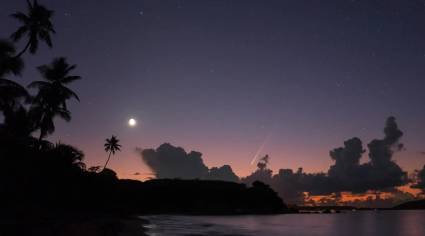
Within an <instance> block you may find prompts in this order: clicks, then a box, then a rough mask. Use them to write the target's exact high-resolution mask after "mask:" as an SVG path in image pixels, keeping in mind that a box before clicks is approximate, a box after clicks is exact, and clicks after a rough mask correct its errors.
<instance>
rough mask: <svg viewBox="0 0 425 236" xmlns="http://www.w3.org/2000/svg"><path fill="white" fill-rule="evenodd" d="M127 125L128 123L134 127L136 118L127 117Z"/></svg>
mask: <svg viewBox="0 0 425 236" xmlns="http://www.w3.org/2000/svg"><path fill="white" fill-rule="evenodd" d="M128 125H129V126H130V127H134V126H136V125H137V121H136V119H134V118H131V119H129V120H128Z"/></svg>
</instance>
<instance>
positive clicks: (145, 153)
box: [139, 143, 239, 182]
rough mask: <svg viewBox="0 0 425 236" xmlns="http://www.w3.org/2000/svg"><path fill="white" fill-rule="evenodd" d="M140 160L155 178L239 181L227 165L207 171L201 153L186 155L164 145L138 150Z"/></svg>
mask: <svg viewBox="0 0 425 236" xmlns="http://www.w3.org/2000/svg"><path fill="white" fill-rule="evenodd" d="M139 152H140V153H141V156H142V160H143V161H144V162H145V164H146V165H147V166H148V167H149V168H150V169H151V170H152V171H153V173H154V175H155V177H156V178H159V179H164V178H180V179H211V180H224V181H234V182H237V181H239V178H238V176H237V175H236V174H235V173H234V172H233V170H232V168H231V167H230V166H229V165H224V166H222V167H213V168H211V169H209V168H208V167H207V166H206V165H205V164H204V161H203V159H202V153H200V152H196V151H191V152H189V153H187V152H186V151H185V150H184V149H183V148H181V147H175V146H173V145H171V144H169V143H164V144H162V145H161V146H159V147H158V148H157V149H144V150H140V149H139Z"/></svg>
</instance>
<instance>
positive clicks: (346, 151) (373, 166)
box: [242, 117, 408, 203]
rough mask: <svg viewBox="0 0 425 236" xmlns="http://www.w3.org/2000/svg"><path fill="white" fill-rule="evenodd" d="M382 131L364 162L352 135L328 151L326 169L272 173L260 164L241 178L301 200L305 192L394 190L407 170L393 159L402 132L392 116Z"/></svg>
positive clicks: (359, 143) (399, 147)
mask: <svg viewBox="0 0 425 236" xmlns="http://www.w3.org/2000/svg"><path fill="white" fill-rule="evenodd" d="M384 134H385V136H384V138H383V139H375V140H372V141H371V142H370V143H369V144H368V149H369V159H370V161H369V162H367V163H364V164H360V159H361V157H362V155H363V154H364V153H365V150H364V149H363V144H362V141H361V140H360V139H359V138H356V137H354V138H351V139H349V140H347V141H345V142H344V146H343V147H338V148H335V149H333V150H331V151H330V153H329V154H330V157H331V159H332V160H333V161H334V162H335V163H334V164H333V165H332V166H330V168H329V170H328V171H327V173H313V174H310V173H304V172H303V169H302V168H299V169H298V170H297V171H296V172H294V171H293V170H291V169H280V170H279V171H278V173H277V174H275V175H273V174H272V171H271V170H269V169H268V168H265V167H264V166H263V167H262V168H259V169H257V170H256V171H255V172H253V173H252V174H251V175H250V176H247V177H246V178H243V179H242V181H243V182H245V183H252V182H253V181H255V180H256V179H258V180H260V181H263V182H265V183H267V184H269V185H270V186H272V187H273V188H274V189H275V190H276V191H277V192H278V193H279V194H280V196H281V197H282V198H283V199H284V200H286V201H287V202H290V203H301V202H303V201H304V200H305V192H308V193H309V194H312V195H328V194H333V193H339V192H344V191H346V192H353V193H365V192H366V191H368V190H378V191H381V190H382V191H383V190H385V191H393V190H394V188H395V187H397V186H401V185H404V184H406V183H407V182H408V178H407V173H406V172H404V171H403V170H402V169H401V168H400V166H398V165H397V164H396V163H395V162H394V161H393V160H392V156H393V154H394V152H396V151H400V150H402V149H403V148H404V146H403V144H401V143H400V142H399V141H400V138H401V137H402V136H403V132H402V131H401V130H400V129H399V128H398V126H397V123H396V120H395V118H394V117H389V118H388V119H387V121H386V125H385V128H384Z"/></svg>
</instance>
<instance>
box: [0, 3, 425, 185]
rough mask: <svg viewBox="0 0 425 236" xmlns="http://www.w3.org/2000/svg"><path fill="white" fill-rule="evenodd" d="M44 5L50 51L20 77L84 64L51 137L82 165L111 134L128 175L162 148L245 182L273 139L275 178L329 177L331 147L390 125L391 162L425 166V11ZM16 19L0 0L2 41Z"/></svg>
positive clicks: (346, 6) (20, 6)
mask: <svg viewBox="0 0 425 236" xmlns="http://www.w3.org/2000/svg"><path fill="white" fill-rule="evenodd" d="M39 2H40V3H42V4H45V5H46V6H48V7H49V8H51V9H54V10H55V11H56V15H55V18H54V23H55V28H56V31H57V34H56V35H55V36H54V38H53V39H54V48H53V49H52V50H49V49H47V48H45V47H44V46H43V47H41V50H40V51H39V53H38V55H36V56H30V55H26V57H25V61H26V69H25V73H24V75H23V77H22V78H17V81H19V82H21V83H23V84H28V83H29V82H30V81H32V80H35V79H39V75H38V74H37V73H36V70H35V69H34V68H35V66H38V65H40V64H44V63H48V62H50V61H51V60H52V58H54V57H57V56H66V57H68V59H69V61H70V62H71V63H75V64H77V65H78V68H77V69H76V71H75V73H76V74H78V75H81V76H82V77H83V80H81V81H78V82H76V83H75V84H74V85H72V88H73V89H75V91H77V93H78V94H79V95H80V98H81V103H79V104H78V103H72V104H71V106H70V110H71V111H72V114H73V120H72V122H71V123H64V122H62V121H58V122H57V123H58V125H57V132H56V134H55V135H54V136H52V137H51V138H50V139H51V140H59V139H60V140H61V141H63V142H66V143H70V144H73V145H75V146H77V147H79V148H80V149H82V150H83V151H84V152H85V154H86V162H87V163H88V164H89V165H102V164H103V163H104V161H105V159H106V153H105V152H104V151H103V142H104V139H105V138H107V137H109V136H111V135H112V134H114V135H117V136H118V138H119V139H120V140H121V144H122V145H123V151H122V152H121V153H118V154H117V155H116V157H114V159H113V160H112V161H111V163H110V164H111V165H110V166H111V168H113V169H116V170H117V171H118V173H119V174H120V175H121V176H122V177H125V178H135V177H137V176H134V175H133V173H135V172H140V173H144V174H145V173H150V171H149V170H148V169H147V168H146V167H145V166H144V165H143V163H142V161H141V159H140V157H139V156H138V155H137V154H136V152H135V151H134V150H135V148H136V147H141V148H153V147H157V146H159V145H160V144H162V143H164V142H170V143H172V144H173V145H178V146H182V147H184V148H185V149H186V150H198V151H200V152H202V153H203V154H204V161H205V162H206V164H207V165H208V166H219V165H220V166H221V165H223V164H230V165H231V166H232V167H233V169H234V170H235V172H236V173H237V174H239V175H241V176H244V175H248V174H249V173H250V172H251V171H252V170H253V169H254V167H255V166H251V165H250V162H251V160H252V158H253V156H254V155H255V153H256V152H257V150H258V149H259V147H260V146H261V144H262V143H263V142H264V140H265V139H266V137H267V136H270V137H269V138H268V141H267V142H266V143H265V145H264V149H263V150H262V152H261V154H266V153H268V154H270V156H271V167H272V169H278V168H282V167H285V168H298V167H300V166H302V167H304V169H305V170H306V171H308V172H310V171H326V170H327V169H328V167H329V165H330V164H331V163H332V162H331V159H330V157H329V155H328V153H329V150H331V149H333V148H335V147H339V146H341V145H342V144H343V141H344V140H346V139H348V138H351V137H354V136H357V137H359V138H361V139H362V141H363V143H364V145H366V144H367V143H368V142H370V141H371V140H372V139H373V138H381V137H382V136H383V127H384V122H385V119H386V118H387V117H388V116H390V115H393V116H395V117H396V118H397V121H398V124H399V126H400V129H401V130H402V131H403V132H404V133H405V136H404V137H403V138H402V141H403V143H404V144H405V146H406V148H407V150H405V151H403V152H401V153H397V154H396V156H395V159H396V160H397V162H398V163H399V164H400V165H401V166H402V167H403V168H404V169H406V170H408V171H412V170H413V169H415V168H417V169H419V168H421V167H422V166H423V164H425V155H423V154H420V152H423V151H425V146H424V142H425V106H424V101H425V5H424V4H425V1H419V0H412V1H402V0H398V1H395V0H386V1H384V0H381V1H378V0H374V1H367V0H359V1H355V0H350V1H345V0H338V1H336V0H335V1H314V0H311V1H306V0H305V1H304V0H293V1H260V0H257V1H236V0H235V1H231V0H223V1H220V0H214V1H212V0H210V1H198V0H192V1H183V0H180V1H161V0H150V1H141V0H137V1H136V0H126V1H116V0H107V1H102V3H101V4H99V1H93V0H91V1H87V0H73V1H53V0H40V1H39ZM24 9H25V1H23V0H22V1H20V0H19V1H17V0H3V1H2V4H1V8H0V16H1V17H2V20H1V21H0V29H1V36H0V37H3V38H6V37H8V36H9V35H10V33H12V32H13V31H14V30H15V29H16V26H17V25H16V22H15V21H14V20H13V19H11V18H8V15H9V14H11V13H12V12H14V11H16V10H24ZM20 46H21V47H22V45H20ZM131 117H134V118H136V119H137V120H138V123H139V124H138V126H137V127H135V128H130V127H128V125H127V121H128V119H129V118H131ZM366 156H367V155H365V157H364V158H365V160H367V159H366V158H367V157H366Z"/></svg>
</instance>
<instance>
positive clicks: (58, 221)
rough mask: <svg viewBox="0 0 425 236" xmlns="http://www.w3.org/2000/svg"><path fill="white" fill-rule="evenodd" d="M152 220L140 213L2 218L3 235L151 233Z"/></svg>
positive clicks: (135, 235) (117, 235)
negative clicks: (17, 218)
mask: <svg viewBox="0 0 425 236" xmlns="http://www.w3.org/2000/svg"><path fill="white" fill-rule="evenodd" d="M147 224H149V221H147V220H146V219H143V218H141V217H139V216H128V217H112V216H111V217H97V218H96V217H95V218H86V219H71V218H44V219H37V218H35V219H25V220H10V219H9V220H4V219H2V220H1V223H0V235H43V236H59V235H60V236H75V235H78V236H147V234H146V231H147V228H146V227H145V226H146V225H147Z"/></svg>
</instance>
